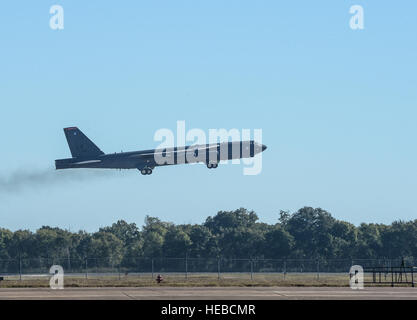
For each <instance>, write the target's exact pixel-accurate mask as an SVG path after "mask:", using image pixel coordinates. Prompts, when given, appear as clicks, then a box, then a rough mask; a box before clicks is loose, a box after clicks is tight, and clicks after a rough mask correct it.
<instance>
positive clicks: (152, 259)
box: [152, 258, 153, 279]
mask: <svg viewBox="0 0 417 320" xmlns="http://www.w3.org/2000/svg"><path fill="white" fill-rule="evenodd" d="M152 279H153V258H152Z"/></svg>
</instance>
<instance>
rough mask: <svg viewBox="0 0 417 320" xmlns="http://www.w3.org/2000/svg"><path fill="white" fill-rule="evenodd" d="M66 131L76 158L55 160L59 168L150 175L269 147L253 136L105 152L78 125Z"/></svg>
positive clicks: (248, 155)
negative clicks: (168, 167)
mask: <svg viewBox="0 0 417 320" xmlns="http://www.w3.org/2000/svg"><path fill="white" fill-rule="evenodd" d="M64 133H65V137H66V138H67V142H68V146H69V148H70V151H71V155H72V158H68V159H58V160H55V168H56V169H57V170H60V169H74V168H100V169H138V170H139V171H140V172H141V173H142V174H143V175H150V174H152V170H153V169H154V168H155V167H158V166H165V165H176V164H186V163H204V164H205V165H206V166H207V168H209V169H213V168H217V167H218V164H219V162H220V161H222V160H233V159H241V158H251V157H254V156H255V155H256V154H258V153H261V152H263V151H265V149H266V146H265V145H263V144H260V143H257V142H255V141H253V140H250V141H237V142H222V143H212V144H200V145H192V146H185V147H171V148H162V149H152V150H141V151H132V152H120V153H109V154H105V153H104V152H103V151H101V150H100V149H99V148H98V147H97V146H96V145H95V144H94V143H93V142H92V141H91V140H90V139H89V138H88V137H87V136H86V135H84V134H83V133H82V132H81V130H80V129H78V128H77V127H70V128H64Z"/></svg>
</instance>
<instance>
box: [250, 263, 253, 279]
mask: <svg viewBox="0 0 417 320" xmlns="http://www.w3.org/2000/svg"><path fill="white" fill-rule="evenodd" d="M250 279H251V280H253V260H252V259H250Z"/></svg>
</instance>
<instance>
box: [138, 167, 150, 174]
mask: <svg viewBox="0 0 417 320" xmlns="http://www.w3.org/2000/svg"><path fill="white" fill-rule="evenodd" d="M140 173H142V174H143V175H144V176H147V175H150V174H152V169H151V168H143V169H141V170H140Z"/></svg>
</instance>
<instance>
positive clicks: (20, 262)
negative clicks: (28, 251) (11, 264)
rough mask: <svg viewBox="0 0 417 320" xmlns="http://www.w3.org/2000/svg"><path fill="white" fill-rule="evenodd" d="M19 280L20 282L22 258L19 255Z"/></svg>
mask: <svg viewBox="0 0 417 320" xmlns="http://www.w3.org/2000/svg"><path fill="white" fill-rule="evenodd" d="M19 280H20V281H22V258H21V257H20V255H19Z"/></svg>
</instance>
